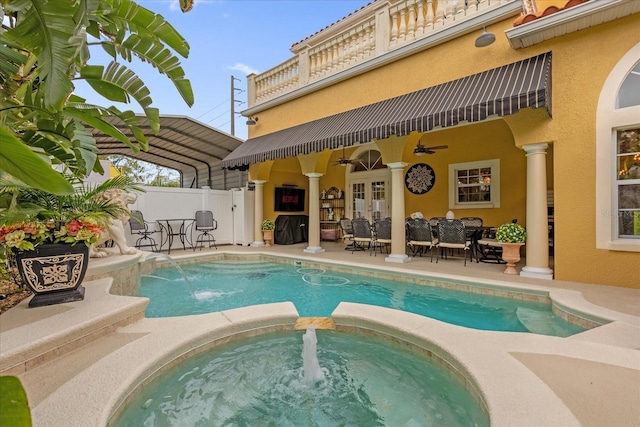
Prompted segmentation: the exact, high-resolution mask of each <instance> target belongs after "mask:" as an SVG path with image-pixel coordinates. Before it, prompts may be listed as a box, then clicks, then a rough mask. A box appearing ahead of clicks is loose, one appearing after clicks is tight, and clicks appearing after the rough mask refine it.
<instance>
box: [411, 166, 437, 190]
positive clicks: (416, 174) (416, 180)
mask: <svg viewBox="0 0 640 427" xmlns="http://www.w3.org/2000/svg"><path fill="white" fill-rule="evenodd" d="M435 183H436V173H435V172H434V171H433V168H432V167H431V166H429V165H428V164H426V163H416V164H415V165H413V166H411V167H410V168H409V169H408V170H407V173H406V174H405V175H404V185H405V186H406V187H407V190H409V191H411V192H412V193H413V194H424V193H427V192H428V191H429V190H431V189H432V188H433V185H434V184H435Z"/></svg>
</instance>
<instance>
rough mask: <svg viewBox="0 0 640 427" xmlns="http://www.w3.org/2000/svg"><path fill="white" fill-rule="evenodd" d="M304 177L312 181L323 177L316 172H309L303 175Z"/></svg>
mask: <svg viewBox="0 0 640 427" xmlns="http://www.w3.org/2000/svg"><path fill="white" fill-rule="evenodd" d="M305 176H307V177H308V178H309V179H313V178H320V177H321V176H324V174H323V173H318V172H310V173H305Z"/></svg>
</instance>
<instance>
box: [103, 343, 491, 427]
mask: <svg viewBox="0 0 640 427" xmlns="http://www.w3.org/2000/svg"><path fill="white" fill-rule="evenodd" d="M317 337H318V344H317V348H318V351H317V357H318V361H319V364H320V368H321V369H322V371H323V373H324V378H323V379H320V380H318V381H317V382H315V383H311V384H309V383H308V382H306V381H304V378H303V377H304V374H303V360H302V355H301V354H302V349H303V344H302V333H301V332H297V333H296V332H291V331H289V332H278V333H270V334H267V335H262V336H259V337H253V338H249V339H246V340H242V341H239V342H236V343H232V344H227V345H224V346H221V347H216V348H214V349H212V350H210V351H207V352H203V353H202V354H199V355H197V356H194V357H192V358H190V359H188V360H187V361H185V362H183V363H181V364H180V365H177V366H175V367H173V368H172V369H170V370H168V371H167V372H165V373H163V374H161V375H159V376H158V377H157V378H156V379H154V380H153V381H152V382H151V383H150V384H149V385H148V386H145V387H144V389H142V391H141V392H139V393H137V394H136V395H135V397H134V399H132V400H131V401H130V403H129V404H128V405H127V406H126V407H125V408H124V410H123V412H122V413H121V415H120V416H119V417H118V418H117V419H116V420H114V422H113V423H110V424H109V425H111V426H115V427H125V426H135V427H138V426H267V425H268V426H296V427H304V426H317V427H325V426H372V427H373V426H447V427H456V426H475V427H485V426H489V419H488V417H487V415H486V413H485V412H484V411H483V410H482V408H481V406H480V405H479V403H478V401H477V400H476V399H475V398H474V397H473V396H472V395H471V394H470V393H469V392H468V391H467V390H466V389H465V388H464V386H463V385H462V382H461V381H460V380H459V379H458V378H456V377H454V376H453V375H452V374H451V373H450V372H448V371H447V370H445V369H444V368H443V367H441V366H439V365H438V364H436V363H435V362H434V361H433V360H431V359H429V358H427V357H426V356H424V354H422V353H418V352H416V351H413V350H410V349H408V348H404V347H400V346H398V345H393V344H391V343H388V342H386V341H384V340H382V339H370V338H364V337H361V336H357V335H352V334H346V333H342V332H336V331H318V332H317Z"/></svg>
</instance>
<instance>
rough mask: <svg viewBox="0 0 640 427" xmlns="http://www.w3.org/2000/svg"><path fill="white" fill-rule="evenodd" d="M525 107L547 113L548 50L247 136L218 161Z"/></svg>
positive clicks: (271, 156) (271, 155)
mask: <svg viewBox="0 0 640 427" xmlns="http://www.w3.org/2000/svg"><path fill="white" fill-rule="evenodd" d="M527 107H531V108H540V107H544V108H546V109H547V111H548V112H549V116H551V52H547V53H543V54H541V55H538V56H535V57H533V58H528V59H524V60H522V61H518V62H514V63H512V64H508V65H503V66H501V67H498V68H494V69H491V70H488V71H484V72H481V73H478V74H473V75H471V76H467V77H463V78H461V79H457V80H453V81H450V82H447V83H443V84H440V85H437V86H432V87H429V88H426V89H422V90H419V91H416V92H412V93H408V94H406V95H401V96H398V97H395V98H391V99H387V100H384V101H380V102H376V103H375V104H370V105H365V106H364V107H360V108H356V109H354V110H350V111H345V112H343V113H339V114H335V115H333V116H329V117H325V118H322V119H318V120H314V121H312V122H309V123H304V124H301V125H298V126H294V127H291V128H288V129H283V130H280V131H277V132H274V133H270V134H267V135H262V136H259V137H257V138H251V139H248V140H247V141H245V142H244V143H242V144H241V145H240V146H239V147H238V148H237V149H235V150H234V151H233V152H232V153H231V154H229V155H228V156H227V157H225V158H224V160H223V161H222V167H223V168H228V169H236V168H245V167H247V165H249V164H252V163H259V162H263V161H266V160H275V159H283V158H286V157H290V156H297V155H299V154H308V153H311V152H320V151H322V150H325V149H327V148H329V149H336V148H339V147H341V146H343V145H344V146H346V147H349V146H351V145H354V144H356V143H365V142H369V141H371V140H373V139H385V138H388V137H389V136H390V135H392V134H395V135H398V136H404V135H408V134H410V133H411V132H414V131H417V132H427V131H430V130H431V129H433V128H435V127H437V126H440V127H443V128H444V127H449V126H455V125H456V124H458V122H461V121H467V122H480V121H482V120H485V119H486V118H487V117H489V116H495V115H497V116H500V117H502V116H508V115H510V114H515V113H517V112H518V111H519V110H520V109H521V108H527Z"/></svg>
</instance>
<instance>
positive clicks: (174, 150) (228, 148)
mask: <svg viewBox="0 0 640 427" xmlns="http://www.w3.org/2000/svg"><path fill="white" fill-rule="evenodd" d="M141 117H142V118H143V125H142V126H141V129H142V130H143V131H144V134H145V135H146V136H147V137H148V138H149V149H148V150H147V151H139V152H137V153H134V152H133V150H131V148H129V147H128V146H126V145H125V144H123V143H122V142H120V141H118V140H116V139H115V138H113V137H111V136H109V135H105V134H104V133H102V132H100V131H99V130H98V129H93V136H94V137H95V138H96V142H97V145H98V154H100V155H114V154H115V155H122V156H127V157H131V158H134V159H138V160H142V161H145V162H149V163H153V164H156V165H159V166H163V167H167V168H171V169H175V170H177V171H179V172H180V174H181V175H182V176H183V177H184V176H193V177H195V181H196V182H200V183H202V185H210V183H211V181H212V179H213V176H214V175H216V174H217V173H219V172H220V170H221V168H222V166H221V162H222V159H224V158H225V157H226V156H228V155H229V154H230V153H231V152H233V151H234V150H235V149H236V148H238V147H239V146H240V144H242V142H243V140H241V139H239V138H237V137H235V136H233V135H229V134H228V133H225V132H222V131H220V130H218V129H214V128H212V127H210V126H207V125H206V124H204V123H201V122H199V121H197V120H195V119H192V118H190V117H187V116H171V115H160V132H159V133H158V135H154V134H153V132H152V131H151V128H150V126H149V125H148V123H147V121H146V118H144V116H141ZM116 126H117V127H118V129H119V130H120V131H121V132H122V133H124V134H125V135H127V136H128V137H129V138H131V139H132V140H133V139H134V138H133V135H132V134H131V132H130V131H129V130H128V129H127V128H126V127H125V126H124V125H118V124H116Z"/></svg>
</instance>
